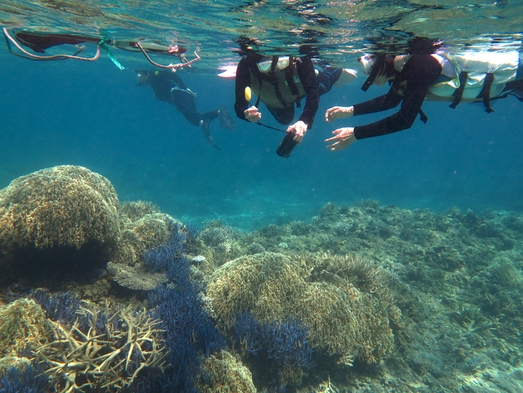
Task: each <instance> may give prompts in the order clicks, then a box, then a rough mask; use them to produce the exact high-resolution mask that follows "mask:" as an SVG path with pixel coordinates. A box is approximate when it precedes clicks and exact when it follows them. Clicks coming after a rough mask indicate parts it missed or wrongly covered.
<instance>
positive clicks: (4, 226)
mask: <svg viewBox="0 0 523 393" xmlns="http://www.w3.org/2000/svg"><path fill="white" fill-rule="evenodd" d="M118 207H119V202H118V197H117V195H116V192H115V190H114V188H113V186H112V185H111V183H110V182H109V181H108V180H107V179H106V178H104V177H103V176H101V175H99V174H96V173H93V172H91V171H89V170H88V169H86V168H84V167H80V166H58V167H53V168H48V169H43V170H40V171H38V172H34V173H32V174H29V175H26V176H22V177H20V178H18V179H15V180H14V181H13V182H11V184H10V185H9V186H8V187H6V188H4V189H3V190H0V266H2V268H3V271H4V277H7V278H10V276H12V275H14V276H20V275H26V274H27V273H28V272H32V273H33V275H34V276H38V275H39V274H42V273H44V274H46V273H49V272H51V273H52V274H54V273H56V272H60V271H63V270H68V271H71V272H74V271H75V270H78V269H79V268H80V267H83V268H86V269H93V268H95V267H96V266H97V265H98V266H102V265H104V264H105V262H106V261H107V257H108V255H110V252H111V248H112V247H113V246H114V244H115V243H116V240H117V238H118V235H119V232H120V221H119V215H118ZM64 260H66V261H64ZM73 260H74V261H75V262H74V263H73V262H72V261H73ZM54 264H56V265H55V270H56V271H55V272H53V271H52V267H53V265H54Z"/></svg>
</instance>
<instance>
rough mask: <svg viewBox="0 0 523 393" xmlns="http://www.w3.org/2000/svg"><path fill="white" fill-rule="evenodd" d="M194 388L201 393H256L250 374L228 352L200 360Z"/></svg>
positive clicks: (217, 353)
mask: <svg viewBox="0 0 523 393" xmlns="http://www.w3.org/2000/svg"><path fill="white" fill-rule="evenodd" d="M195 387H196V388H197V389H198V391H200V392H201V393H256V387H255V386H254V383H253V382H252V374H251V372H250V371H249V369H248V368H247V367H245V366H244V365H243V364H242V362H241V361H240V360H239V359H237V358H235V357H234V356H233V355H232V354H231V353H229V352H228V351H220V352H216V353H214V354H212V355H210V356H209V357H207V358H205V359H203V360H202V363H201V372H200V376H199V378H198V379H197V380H196V382H195Z"/></svg>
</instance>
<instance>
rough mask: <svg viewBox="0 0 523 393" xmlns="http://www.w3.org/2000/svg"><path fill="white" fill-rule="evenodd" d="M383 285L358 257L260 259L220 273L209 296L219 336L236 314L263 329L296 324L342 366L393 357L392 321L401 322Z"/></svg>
mask: <svg viewBox="0 0 523 393" xmlns="http://www.w3.org/2000/svg"><path fill="white" fill-rule="evenodd" d="M385 283H386V276H385V274H384V273H383V272H382V271H381V270H380V269H378V268H377V267H375V266H374V265H373V264H371V263H369V262H366V261H362V260H361V259H360V258H357V257H335V256H330V255H318V254H304V255H301V256H294V257H288V256H285V255H282V254H276V253H262V254H256V255H252V256H246V257H241V258H238V259H236V260H233V261H231V262H228V263H226V264H225V265H223V266H222V267H220V268H219V269H218V270H217V271H216V272H215V273H214V274H213V275H212V277H211V279H210V283H209V286H208V289H207V294H208V296H209V298H210V299H211V309H212V312H213V313H214V316H215V317H216V318H217V320H218V322H219V325H220V327H221V329H222V330H224V331H228V330H229V329H230V328H231V327H232V326H233V325H234V323H235V318H236V315H237V314H238V313H240V312H250V313H252V314H253V316H254V317H255V318H257V319H258V320H259V321H261V322H263V323H265V322H270V321H276V322H281V321H284V320H286V319H289V318H293V319H295V318H299V319H300V320H301V321H302V323H303V325H304V326H305V327H307V328H308V329H309V342H310V343H311V345H312V346H313V347H314V348H316V349H317V350H319V351H321V352H324V353H326V354H327V355H329V356H333V357H334V358H336V359H338V361H339V362H343V363H347V364H349V363H350V362H351V361H352V360H353V359H354V358H356V357H357V358H359V359H360V360H362V361H364V362H367V363H374V362H379V361H380V360H381V359H383V358H385V357H387V356H388V355H389V354H390V353H391V351H392V348H393V344H394V336H393V334H392V329H391V327H390V325H389V323H390V322H391V320H392V321H393V322H396V321H397V319H398V317H399V310H398V309H397V307H395V306H394V304H393V302H392V297H391V296H390V294H389V291H388V289H387V287H386V285H385Z"/></svg>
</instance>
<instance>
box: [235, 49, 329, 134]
mask: <svg viewBox="0 0 523 393" xmlns="http://www.w3.org/2000/svg"><path fill="white" fill-rule="evenodd" d="M261 59H262V58H261V56H259V55H248V56H245V57H243V58H242V59H241V60H240V62H239V64H238V68H237V70H236V101H235V104H234V110H235V112H236V116H238V117H239V118H240V119H244V120H245V114H244V111H245V110H246V109H247V108H249V103H248V102H247V100H246V99H245V88H246V87H247V86H251V83H252V82H253V81H251V73H250V72H251V71H252V72H253V73H254V74H255V75H256V74H259V73H260V71H259V70H258V67H257V66H256V63H257V62H258V61H260V60H261ZM300 59H301V61H298V62H296V72H297V74H298V77H299V78H300V81H301V84H302V86H303V88H304V90H305V93H306V98H305V106H304V108H303V112H302V114H301V115H300V118H299V120H301V121H303V122H304V123H305V124H307V128H312V123H313V121H314V116H315V115H316V112H317V110H318V106H319V102H320V90H319V88H318V80H317V79H316V75H315V71H314V65H313V64H312V60H311V58H310V57H309V56H303V57H301V58H300ZM338 78H339V75H338ZM276 88H277V87H276ZM329 89H330V86H329ZM261 101H262V102H263V96H262V97H261ZM294 104H295V103H294V102H289V103H287V105H288V106H287V107H285V108H271V107H268V106H267V109H268V110H269V112H271V114H272V115H273V116H274V118H275V119H276V120H277V121H278V122H279V123H280V124H285V125H287V124H290V123H291V122H292V121H293V119H294ZM297 106H299V104H297Z"/></svg>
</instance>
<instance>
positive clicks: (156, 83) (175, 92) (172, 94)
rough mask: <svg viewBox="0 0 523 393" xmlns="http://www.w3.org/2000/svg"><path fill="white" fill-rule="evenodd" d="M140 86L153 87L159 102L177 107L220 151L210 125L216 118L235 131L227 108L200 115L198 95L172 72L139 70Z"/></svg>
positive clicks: (221, 123) (137, 72) (222, 124)
mask: <svg viewBox="0 0 523 393" xmlns="http://www.w3.org/2000/svg"><path fill="white" fill-rule="evenodd" d="M136 74H137V76H138V86H147V85H149V86H151V87H152V89H153V90H154V95H155V96H156V99H157V100H159V101H164V102H168V103H170V104H172V105H174V106H175V107H176V109H177V110H178V111H180V112H181V113H182V115H183V116H184V117H185V118H186V119H187V121H188V122H189V123H191V124H192V125H195V126H200V127H201V128H202V130H203V133H204V135H205V137H206V138H207V140H208V141H209V142H210V143H211V144H212V145H213V146H214V147H215V148H217V149H218V150H219V148H218V146H216V145H215V144H214V142H213V140H212V138H211V133H210V128H209V123H210V122H211V120H214V119H216V118H219V119H220V125H221V126H222V127H224V128H228V129H234V122H233V120H232V118H231V117H230V115H229V112H228V111H227V108H226V107H225V106H223V105H222V106H221V108H220V109H217V110H214V111H210V112H206V113H200V112H198V109H197V108H196V94H195V93H194V92H192V90H191V89H189V88H188V87H187V86H186V85H185V83H184V82H183V80H182V78H180V77H179V76H178V74H177V73H175V72H172V71H165V70H162V71H151V70H137V71H136Z"/></svg>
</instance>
